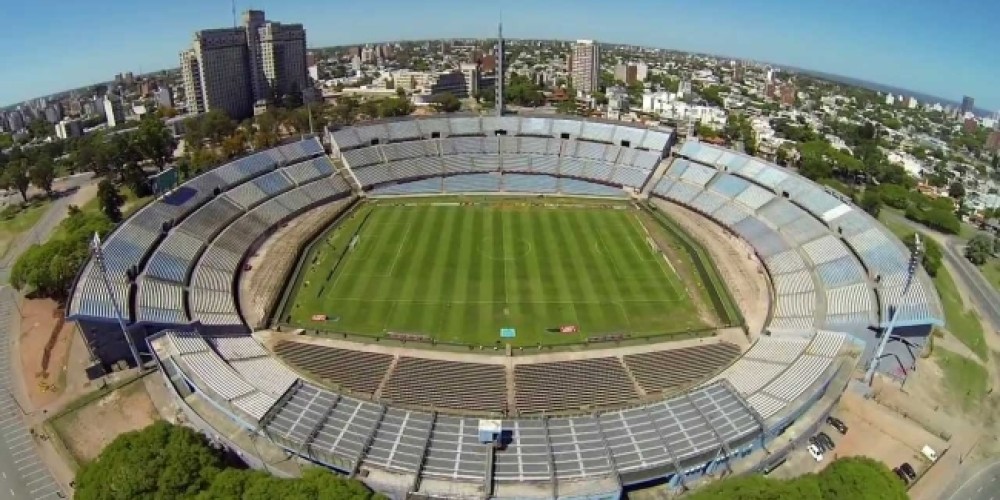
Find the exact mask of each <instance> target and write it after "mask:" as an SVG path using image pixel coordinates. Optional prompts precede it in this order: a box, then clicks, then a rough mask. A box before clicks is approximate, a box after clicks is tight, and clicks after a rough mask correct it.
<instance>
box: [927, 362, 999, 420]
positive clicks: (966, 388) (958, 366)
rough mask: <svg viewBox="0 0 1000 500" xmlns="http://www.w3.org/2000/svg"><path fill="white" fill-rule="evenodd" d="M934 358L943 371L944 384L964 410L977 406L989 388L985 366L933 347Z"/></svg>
mask: <svg viewBox="0 0 1000 500" xmlns="http://www.w3.org/2000/svg"><path fill="white" fill-rule="evenodd" d="M934 359H935V361H937V364H938V366H940V367H941V371H942V372H943V373H944V385H945V389H947V391H948V393H949V394H951V395H952V396H953V397H954V398H955V400H956V402H958V403H959V404H960V405H961V406H962V409H963V410H965V411H969V410H974V409H976V408H978V407H979V403H980V401H982V399H983V398H984V397H986V391H987V390H988V388H989V373H988V372H987V371H986V368H985V367H983V366H982V365H980V364H979V363H976V362H975V361H972V360H970V359H968V358H966V357H964V356H959V355H958V354H955V353H953V352H951V351H949V350H947V349H942V348H940V347H935V348H934Z"/></svg>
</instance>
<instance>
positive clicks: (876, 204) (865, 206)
mask: <svg viewBox="0 0 1000 500" xmlns="http://www.w3.org/2000/svg"><path fill="white" fill-rule="evenodd" d="M860 206H861V209H862V210H864V211H865V212H868V214H870V215H871V216H872V217H875V218H878V214H879V212H881V210H882V198H881V197H880V196H879V194H878V191H876V190H874V189H866V190H865V193H864V194H863V195H861V203H860Z"/></svg>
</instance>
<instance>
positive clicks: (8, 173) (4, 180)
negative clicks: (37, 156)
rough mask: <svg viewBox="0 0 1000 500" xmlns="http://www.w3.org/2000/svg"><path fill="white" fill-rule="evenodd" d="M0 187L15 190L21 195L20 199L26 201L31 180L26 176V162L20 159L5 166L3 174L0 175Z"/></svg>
mask: <svg viewBox="0 0 1000 500" xmlns="http://www.w3.org/2000/svg"><path fill="white" fill-rule="evenodd" d="M0 185H2V186H3V187H4V188H6V189H16V190H17V191H18V192H19V193H21V199H23V200H24V201H28V187H29V186H31V178H30V177H29V176H28V166H27V160H26V159H24V158H21V159H18V160H14V161H12V162H10V163H9V164H7V167H6V168H4V170H3V174H0Z"/></svg>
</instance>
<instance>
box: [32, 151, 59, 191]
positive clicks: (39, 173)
mask: <svg viewBox="0 0 1000 500" xmlns="http://www.w3.org/2000/svg"><path fill="white" fill-rule="evenodd" d="M28 176H29V177H31V183H32V184H34V185H35V187H36V188H38V189H41V190H42V191H45V194H47V195H49V196H52V181H54V180H55V178H56V167H55V165H54V164H53V163H52V159H51V158H49V157H48V156H44V155H43V156H40V157H39V158H38V160H37V161H35V164H34V165H32V166H31V169H30V170H29V171H28Z"/></svg>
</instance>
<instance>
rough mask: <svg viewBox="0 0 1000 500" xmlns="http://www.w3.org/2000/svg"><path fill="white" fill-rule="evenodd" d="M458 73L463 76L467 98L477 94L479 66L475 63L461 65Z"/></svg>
mask: <svg viewBox="0 0 1000 500" xmlns="http://www.w3.org/2000/svg"><path fill="white" fill-rule="evenodd" d="M459 71H461V72H462V75H464V76H465V91H466V93H467V94H468V95H469V96H474V95H476V94H478V93H479V65H477V64H475V63H462V64H461V65H460V66H459Z"/></svg>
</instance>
